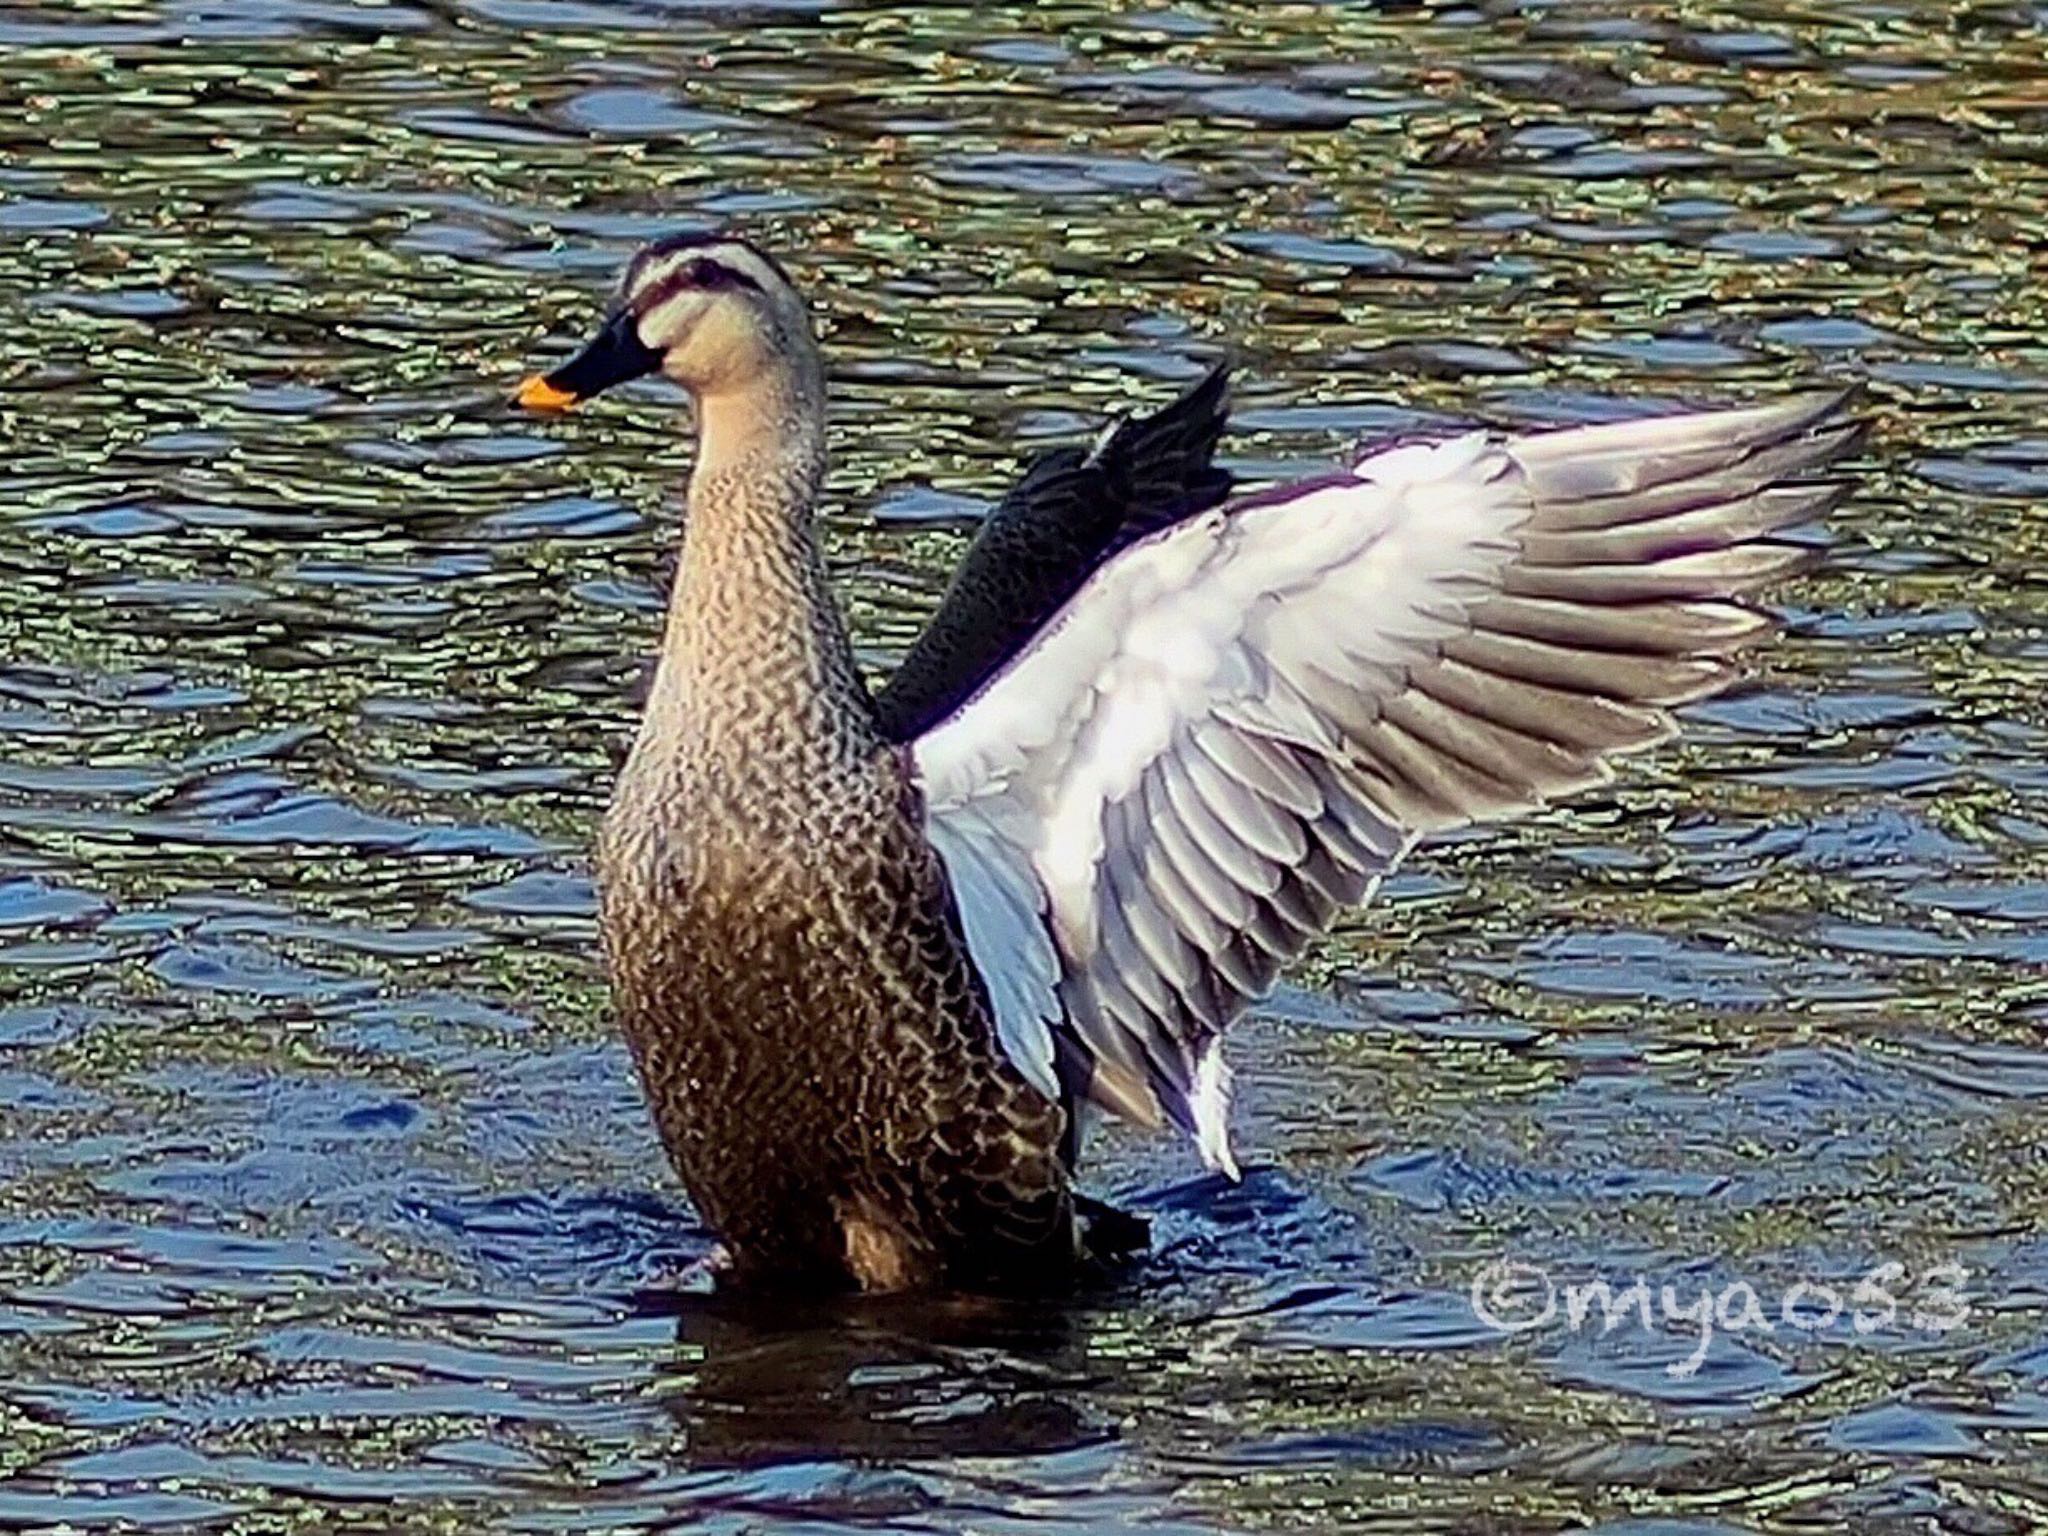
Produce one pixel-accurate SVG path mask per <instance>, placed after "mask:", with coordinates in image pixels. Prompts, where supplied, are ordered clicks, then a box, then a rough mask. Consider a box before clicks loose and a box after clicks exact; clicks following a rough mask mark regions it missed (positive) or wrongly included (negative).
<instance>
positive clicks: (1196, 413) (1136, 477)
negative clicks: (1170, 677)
mask: <svg viewBox="0 0 2048 1536" xmlns="http://www.w3.org/2000/svg"><path fill="white" fill-rule="evenodd" d="M1228 414H1229V370H1228V369H1227V368H1225V367H1218V368H1216V369H1215V370H1213V371H1212V372H1211V373H1210V374H1209V375H1208V376H1207V377H1205V378H1204V379H1203V380H1202V382H1201V383H1199V384H1197V385H1196V386H1195V387H1194V388H1193V389H1191V390H1189V391H1188V392H1187V393H1186V394H1184V395H1182V396H1181V397H1180V399H1178V400H1176V401H1174V403H1173V404H1171V405H1169V406H1167V407H1166V408H1165V409H1164V410H1162V411H1159V412H1157V413H1155V414H1153V415H1151V416H1145V417H1140V418H1137V419H1131V418H1126V419H1124V420H1122V421H1119V422H1118V423H1117V424H1116V426H1115V427H1114V428H1112V429H1111V430H1110V432H1109V433H1108V434H1107V435H1105V436H1104V437H1103V438H1102V439H1101V441H1099V442H1098V443H1097V444H1096V445H1095V447H1094V448H1092V449H1090V450H1089V451H1087V452H1086V453H1083V452H1082V451H1081V450H1080V449H1077V448H1060V449H1055V450H1054V451H1052V452H1051V453H1048V454H1045V455H1044V456H1043V457H1041V458H1039V459H1037V460H1036V461H1035V462H1034V463H1033V464H1032V465H1031V467H1030V469H1029V470H1027V471H1026V472H1025V475H1024V478H1023V479H1022V480H1021V481H1019V482H1018V484H1017V485H1016V487H1015V488H1014V489H1013V490H1011V492H1010V494H1009V495H1007V496H1005V497H1004V498H1003V500H1002V502H1001V504H1000V505H998V506H997V507H996V509H995V510H994V511H993V512H991V513H990V514H989V516H988V519H987V521H985V522H984V523H983V524H982V525H981V531H980V533H978V534H977V535H976V536H975V539H974V543H973V544H972V545H971V546H969V548H968V550H967V554H966V555H965V557H964V558H962V560H961V562H960V568H959V570H958V571H956V572H955V573H954V575H953V581H952V584H951V585H950V586H948V587H947V589H946V595H945V597H944V598H943V599H942V600H941V602H940V604H939V608H938V611H937V612H936V613H935V614H933V615H932V620H931V623H930V624H929V625H927V626H926V628H925V631H924V633H923V634H922V635H920V636H919V637H918V639H917V643H916V644H915V645H914V646H912V647H911V650H910V654H909V655H908V656H906V657H904V659H903V664H902V665H901V666H899V667H898V668H897V669H896V671H895V674H894V675H893V676H892V677H890V679H889V681H888V683H887V684H886V685H885V686H884V687H883V688H882V690H881V691H880V693H879V694H877V695H876V698H875V713H876V717H877V720H878V722H879V724H880V726H881V731H882V735H883V736H884V737H885V738H887V739H888V740H890V741H911V740H913V739H915V738H916V737H918V736H920V735H922V734H923V733H924V732H925V731H927V730H929V729H930V728H931V727H932V726H933V725H935V724H937V723H938V722H939V721H940V720H943V719H944V718H945V717H946V716H947V715H949V714H951V713H952V712H953V711H954V710H956V709H958V708H959V707H960V706H961V705H962V704H964V703H966V702H967V700H968V699H970V698H972V697H973V696H974V693H975V691H976V690H977V689H978V688H980V687H981V685H982V684H983V683H984V682H986V681H987V680H988V679H989V678H991V677H993V676H994V675H995V674H996V673H997V672H999V671H1001V670H1002V668H1003V667H1004V666H1005V665H1006V664H1007V663H1008V662H1009V660H1010V658H1011V657H1012V656H1014V655H1015V654H1016V653H1017V652H1018V651H1019V650H1020V649H1022V647H1023V645H1024V643H1025V642H1026V641H1027V640H1029V639H1030V638H1031V636H1032V635H1034V634H1036V633H1037V632H1038V630H1039V628H1040V627H1041V626H1042V625H1043V624H1044V623H1045V621H1046V620H1047V619H1049V618H1051V617H1052V615H1053V614H1054V613H1056V612H1057V611H1058V610H1059V608H1060V607H1061V606H1062V605H1063V604H1064V603H1065V602H1066V601H1067V599H1069V598H1070V597H1072V596H1073V595H1074V594H1075V593H1076V592H1078V591H1079V590H1080V589H1081V585H1082V583H1083V582H1085V581H1087V579H1088V578H1089V577H1090V576H1091V575H1093V574H1094V573H1095V570H1096V568H1097V567H1098V566H1100V565H1101V564H1102V562H1103V561H1104V560H1106V559H1108V558H1109V557H1110V556H1111V555H1113V554H1115V553H1116V552H1117V551H1118V550H1120V549H1122V548H1124V547H1125V546H1126V545H1128V544H1130V543H1133V542H1135V541H1136V540H1138V539H1141V538H1143V537H1145V536H1146V535H1147V534H1149V533H1153V532H1156V531H1157V530H1159V529H1161V528H1165V527H1169V526H1171V525H1172V524H1174V523H1177V522H1179V521H1181V520H1182V519H1183V518H1187V517H1191V516H1193V515H1194V514H1196V513H1198V512H1205V511H1207V510H1208V509H1209V508H1211V507H1213V506H1215V505H1217V504H1218V503H1219V502H1221V501H1222V500H1223V499H1224V497H1226V496H1227V495H1229V494H1230V488H1231V478H1230V474H1229V472H1228V471H1226V470H1221V469H1218V468H1217V467H1216V466H1215V465H1214V464H1213V463H1211V462H1210V460H1211V458H1212V456H1213V455H1214V454H1215V452H1216V441H1217V439H1218V438H1219V437H1220V436H1221V435H1222V432H1223V423H1224V420H1225V418H1226V417H1227V416H1228Z"/></svg>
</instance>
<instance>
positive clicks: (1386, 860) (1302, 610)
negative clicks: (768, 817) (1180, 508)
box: [914, 396, 1855, 1168]
mask: <svg viewBox="0 0 2048 1536" xmlns="http://www.w3.org/2000/svg"><path fill="white" fill-rule="evenodd" d="M1840 403H1841V397H1839V396H1828V397H1825V398H1822V397H1817V396H1805V397H1801V398H1798V399H1794V400H1791V401H1787V402H1785V403H1782V404H1776V405H1770V406H1764V407H1760V408H1755V409H1749V410H1738V411H1720V412H1706V413H1700V414H1690V415H1678V416H1664V417H1657V418H1652V419H1649V420H1642V421H1634V422H1628V423H1623V424H1617V425H1607V426H1596V427H1583V428H1576V429H1573V430H1569V431H1564V432H1555V433H1546V434H1541V435H1532V436H1522V437H1513V438H1507V439H1502V438H1498V437H1493V436H1488V435H1485V434H1478V433H1475V434H1472V435H1470V436H1466V437H1460V438H1457V439H1455V440H1452V441H1449V442H1443V443H1438V444H1434V445H1424V446H1414V447H1403V448H1397V449H1394V450H1392V451H1389V452H1385V453H1380V454H1377V455H1375V456H1373V457H1370V458H1367V459H1365V460H1363V461H1362V462H1360V463H1359V464H1358V465H1357V466H1356V467H1355V468H1354V469H1353V470H1352V471H1351V472H1349V473H1346V474H1341V475H1337V476H1333V477H1331V478H1328V479H1325V480H1321V481H1317V482H1312V483H1308V484H1303V485H1298V486H1293V487H1289V488H1287V489H1285V490H1282V491H1280V492H1278V493H1275V494H1272V495H1268V496H1265V497H1260V498H1254V499H1252V500H1250V501H1246V502H1241V503H1239V504H1238V505H1236V506H1234V507H1231V508H1226V509H1223V510H1221V511H1212V512H1209V513H1206V514H1204V515H1202V516H1200V517H1197V518H1194V519H1192V520H1190V521H1187V522H1185V523H1182V524H1180V525H1178V526H1176V527H1174V528H1171V529H1169V530H1167V531H1166V532H1163V533H1161V534H1158V535H1156V536H1155V537H1153V538H1150V539H1148V540H1146V541H1144V542H1142V543H1140V544H1138V545H1136V546H1134V547H1132V548H1131V549H1129V550H1127V551H1126V552H1124V553H1123V554H1121V555H1119V556H1117V557H1116V558H1114V559H1113V560H1111V561H1110V562H1109V563H1108V564H1107V565H1105V566H1104V567H1103V568H1102V569H1101V570H1099V571H1098V572H1097V573H1096V574H1095V576H1094V577H1093V579H1091V580H1090V581H1089V582H1088V584H1087V585H1086V587H1085V588H1083V590H1082V591H1081V592H1080V593H1079V595H1078V596H1077V597H1076V598H1075V599H1074V600H1073V601H1072V602H1070V603H1069V604H1068V605H1067V606H1066V608H1065V609H1064V610H1062V611H1061V612H1060V613H1059V614H1058V615H1057V616H1056V617H1055V618H1054V619H1053V620H1052V621H1051V622H1050V623H1049V624H1047V625H1046V626H1045V628H1044V629H1043V630H1042V631H1041V632H1040V633H1039V634H1038V635H1037V636H1036V638H1035V639H1033V640H1032V641H1031V642H1030V644H1029V645H1028V646H1027V647H1026V648H1025V649H1024V650H1023V651H1022V652H1021V653H1020V654H1019V655H1017V656H1016V658H1015V659H1014V660H1013V661H1012V663H1011V664H1010V666H1009V667H1008V668H1007V670H1005V671H1004V672H1003V673H1002V674H1001V675H1000V676H999V677H998V678H996V680H995V681H994V682H993V683H991V684H990V685H989V686H988V687H987V688H986V690H985V691H983V692H982V693H981V694H980V695H979V696H978V697H976V698H974V699H973V701H972V702H971V703H969V704H968V705H966V707H964V708H963V709H961V710H959V711H958V712H957V713H955V714H954V715H953V716H951V717H950V718H949V719H947V720H945V721H944V722H943V723H941V724H940V725H938V726H937V727H936V728H935V729H933V730H931V731H930V732H929V733H927V734H926V735H924V736H923V737H922V738H920V739H919V740H918V741H917V743H916V745H915V749H914V750H915V756H916V761H917V767H918V771H919V774H920V777H921V779H922V781H923V785H924V791H925V796H926V802H927V830H928V834H929V836H930V838H931V841H932V844H933V846H934V847H935V848H936V849H937V850H938V852H939V854H940V857H941V858H942V859H943V860H944V862H945V865H946V869H947V872H948V878H949V879H950V881H951V882H952V885H953V890H954V895H955V899H956V901H957V903H958V906H959V909H960V915H961V921H962V926H963V929H964V931H965V934H966V937H967V941H968V946H969V949H970V951H971V952H972V954H973V957H974V960H975V963H976V966H977V968H978V969H979V971H980V972H981V974H982V976H983V978H984V980H985V982H986V984H987V985H988V987H989V990H990V995H991V1000H992V1003H993V1005H994V1009H995V1013H996V1016H997V1021H998V1026H999V1029H1000V1032H1001V1035H1002V1039H1003V1043H1004V1045H1005V1047H1006V1049H1007V1050H1008V1052H1009V1054H1010V1056H1011V1058H1012V1059H1013V1060H1014V1061H1016V1062H1017V1064H1018V1065H1019V1067H1020V1069H1021V1070H1023V1071H1024V1072H1025V1073H1027V1074H1028V1075H1029V1076H1030V1077H1031V1078H1032V1080H1033V1081H1034V1082H1036V1083H1037V1084H1038V1085H1039V1086H1040V1087H1041V1088H1042V1089H1044V1090H1045V1091H1046V1092H1047V1093H1049V1094H1056V1095H1057V1094H1061V1093H1066V1094H1069V1095H1073V1096H1076V1097H1085V1098H1087V1099H1090V1100H1092V1101H1094V1102H1095V1103H1097V1104H1100V1105H1102V1106H1104V1107H1106V1108H1108V1109H1111V1110H1114V1111H1116V1112H1119V1113H1121V1114H1123V1115H1125V1116H1127V1117H1130V1118H1133V1119H1136V1120H1138V1121H1140V1122H1143V1123H1150V1124H1157V1123H1159V1121H1160V1120H1161V1119H1162V1117H1164V1118H1166V1119H1171V1120H1172V1121H1174V1122H1175V1123H1177V1124H1179V1125H1180V1126H1182V1127H1183V1128H1184V1129H1186V1130H1188V1131H1189V1132H1190V1133H1191V1134H1193V1135H1194V1136H1195V1137H1196V1139H1197V1141H1198V1143H1199V1145H1200V1147H1201V1150H1202V1153H1203V1156H1204V1157H1205V1158H1206V1159H1207V1160H1208V1161H1209V1162H1210V1163H1211V1165H1212V1166H1220V1167H1224V1168H1229V1167H1230V1166H1231V1161H1230V1151H1229V1146H1228V1143H1227V1140H1226V1139H1225V1134H1224V1116H1225V1109H1226V1103H1225V1100H1226V1096H1227V1083H1226V1077H1225V1073H1224V1069H1223V1065H1222V1061H1221V1058H1220V1056H1219V1055H1218V1052H1217V1037H1218V1034H1219V1032H1220V1031H1221V1029H1222V1027H1223V1026H1224V1025H1225V1024H1226V1023H1227V1022H1228V1021H1229V1020H1230V1019H1231V1018H1232V1017H1233V1016H1234V1015H1235V1014H1237V1013H1238V1012H1239V1011H1240V1010H1242V1009H1243V1008H1244V1007H1245V1006H1246V1004H1247V1003H1249V1002H1250V1001H1252V1000H1253V999H1255V998H1257V997H1258V996H1259V995H1260V994H1261V993H1262V992H1263V991H1264V990H1265V989H1266V987H1267V986H1268V985H1269V984H1270V983H1271V982H1272V980H1273V978H1274V976H1275V975H1276V973H1277V972H1278V971H1279V970H1280V968H1281V967H1282V966H1283V965H1285V964H1286V963H1287V962H1288V961H1289V960H1291V959H1293V958H1294V957H1295V956H1296V955H1297V954H1299V953H1300V951H1301V950H1302V948H1303V947H1304V946H1305V945H1306V944H1307V943H1308V942H1309V940H1310V939H1312V938H1313V937H1315V936H1316V935H1318V934H1320V933H1322V932H1323V931H1324V930H1325V929H1326V928H1327V927H1328V926H1329V924H1330V922H1331V919H1332V918H1333V916H1334V915H1335V914H1336V913H1337V912H1338V911H1339V909H1341V908H1344V907H1348V906H1352V905H1354V904H1356V903H1358V902H1360V901H1362V900H1364V899H1366V898H1367V897H1368V896H1369V895H1370V893H1371V891H1372V888H1373V886H1374V885H1375V883H1376V882H1377V881H1378V880H1379V879H1380V878H1381V877H1382V876H1384V875H1385V874H1386V873H1387V872H1388V871H1390V870H1392V869H1393V868H1394V866H1395V865H1396V864H1397V863H1398V862H1399V861H1400V859H1401V857H1402V856H1403V854H1405V853H1406V852H1407V850H1408V849H1409V848H1410V847H1411V846H1413V844H1414V843H1415V841H1416V840H1417V839H1418V838H1419V837H1421V836H1423V835H1425V834H1427V833H1430V832H1434V831H1438V830H1441V829H1443V828H1447V827H1453V826H1458V825H1461V824H1464V823H1467V822H1472V821H1478V820H1485V819H1491V818H1497V817H1502V816H1506V815H1510V814H1512V813H1515V812H1518V811H1521V810H1524V809H1527V808H1529V807H1531V806H1534V805H1536V804H1538V803H1540V802H1541V801H1543V800H1545V799H1546V798H1550V797H1554V796H1558V795H1562V794H1566V793H1569V792H1571V791H1573V790H1576V789H1579V788H1581V787H1583V786H1586V785H1588V784H1592V783H1596V782H1599V781H1600V780H1602V779H1604V778H1606V777H1607V776H1608V774H1609V772H1610V770H1609V767H1608V760H1609V759H1610V758H1612V757H1614V756H1615V755H1617V754H1619V753H1624V752H1629V751H1634V750H1638V749H1640V748H1643V747H1646V746H1648V745H1650V744H1651V743H1653V742H1656V741H1658V740H1660V739H1662V738H1663V737H1665V736H1666V735H1668V734H1669V733H1670V731H1671V730H1672V722H1671V719H1670V717H1669V715H1668V714H1667V713H1666V712H1665V710H1666V707H1667V706H1670V705H1674V704H1679V703H1682V702H1685V701H1687V700H1691V699H1697V698H1700V697H1702V696H1703V695H1706V694H1709V693H1712V692H1714V691H1715V690H1717V689H1719V688H1721V687H1723V686H1724V685H1725V684H1726V683H1727V682H1728V681H1729V680H1730V679H1731V678H1732V677H1733V676H1734V675H1735V670H1736V667H1735V662H1734V660H1733V659H1732V658H1733V656H1734V653H1735V652H1737V651H1738V650H1739V649H1741V648H1742V647H1743V646H1745V645H1748V644H1750V643H1751V642H1753V641H1755V640H1756V639H1758V638H1760V637H1761V636H1763V635H1765V634H1767V633H1768V632H1769V631H1770V629H1771V624H1770V621H1769V620H1768V619H1767V618H1766V617H1764V616H1763V615H1761V614H1759V613H1757V612H1756V611H1755V610H1753V609H1751V608H1749V607H1747V606H1745V605H1744V604H1742V603H1741V602H1739V601H1735V600H1734V599H1735V598H1736V597H1737V596H1738V595H1739V594H1741V593H1743V592H1745V591H1747V590H1749V589H1750V588H1753V587H1755V586H1757V585H1758V584H1760V583H1762V582H1764V581H1765V580H1767V579H1769V578H1770V577H1772V576H1774V575H1776V574H1778V573H1780V572H1782V571H1784V570H1786V569H1787V568H1788V567H1790V566H1791V565H1793V564H1794V563H1796V562H1797V561H1798V560H1799V558H1800V557H1801V553H1802V551H1801V550H1800V549H1798V548H1797V547H1795V546H1792V545H1788V544H1786V543H1784V542H1781V541H1779V540H1776V539H1774V537H1773V535H1774V534H1776V533H1777V532H1778V531H1780V530H1782V529H1785V528H1787V527H1789V526H1791V525H1793V524H1795V523H1800V522H1804V521H1807V520H1809V519H1811V518H1814V517H1816V516H1818V515H1819V514H1821V513H1822V512H1823V511H1824V510H1825V509H1826V508H1827V507H1828V506H1829V505H1830V504H1831V503H1832V502H1833V501H1834V499H1835V498H1836V497H1837V496H1838V494H1839V493H1840V491H1841V489H1842V487H1841V486H1840V485H1839V484H1836V483H1816V482H1809V483H1790V484H1787V483H1784V482H1786V481H1787V480H1788V478H1789V477H1796V476H1799V475H1801V474H1802V473H1804V472H1806V471H1809V470H1811V469H1813V468H1814V467H1816V466H1818V465H1820V464H1822V463H1824V462H1825V461H1826V460H1828V459H1829V458H1831V457H1832V456H1833V455H1834V454H1836V453H1837V452H1839V451H1840V450H1841V449H1842V448H1843V447H1844V446H1845V444H1846V443H1847V442H1848V441H1849V440H1850V439H1851V437H1852V436H1853V435H1854V432H1855V428H1854V427H1853V425H1850V424H1846V423H1831V422H1829V420H1828V418H1830V417H1831V416H1833V415H1834V413H1835V412H1836V411H1837V409H1838V408H1839V406H1840Z"/></svg>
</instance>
